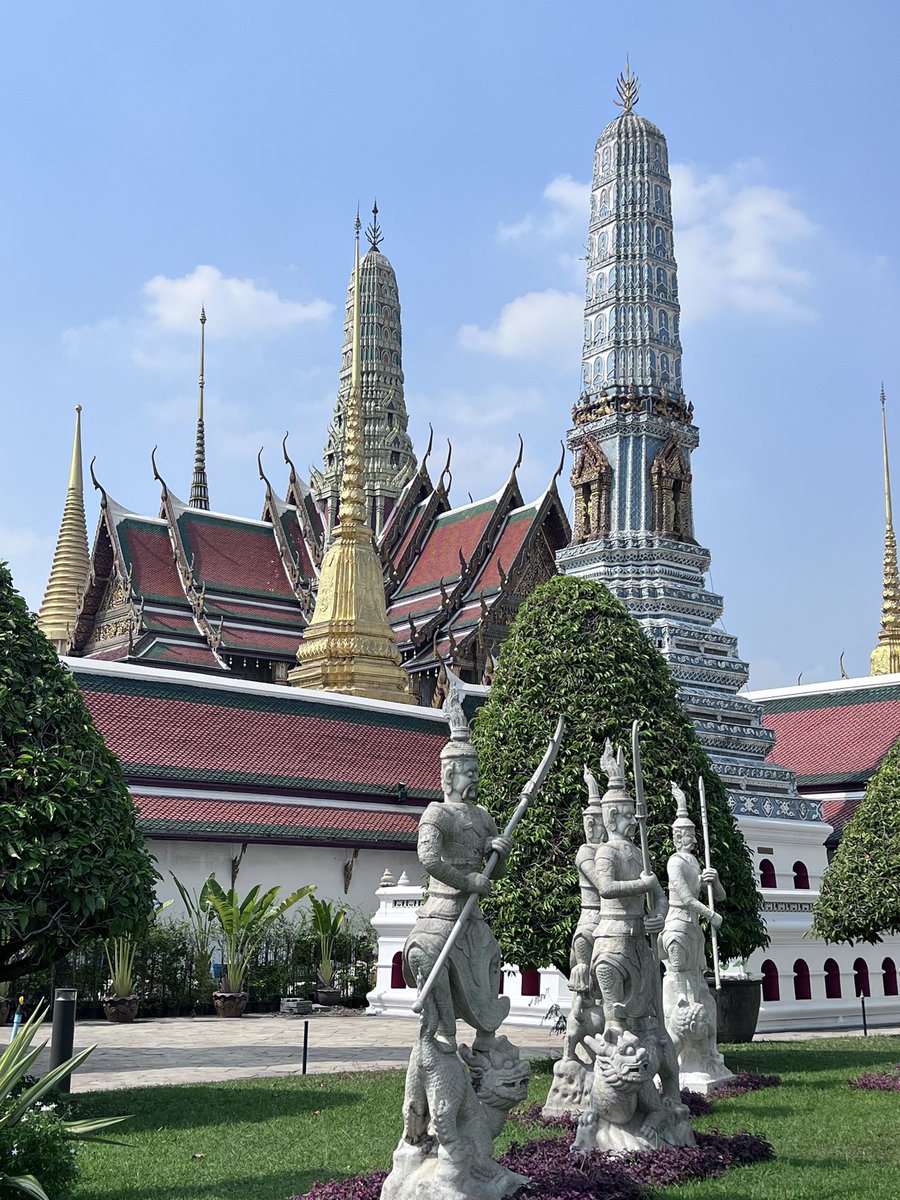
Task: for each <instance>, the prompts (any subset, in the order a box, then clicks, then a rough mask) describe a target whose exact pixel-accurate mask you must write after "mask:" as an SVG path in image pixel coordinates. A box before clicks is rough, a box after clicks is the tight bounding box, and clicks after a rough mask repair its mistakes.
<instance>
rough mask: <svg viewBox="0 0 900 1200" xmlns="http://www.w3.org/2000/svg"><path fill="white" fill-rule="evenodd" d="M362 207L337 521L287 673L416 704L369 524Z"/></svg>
mask: <svg viewBox="0 0 900 1200" xmlns="http://www.w3.org/2000/svg"><path fill="white" fill-rule="evenodd" d="M359 231H360V220H359V213H357V215H356V241H355V249H354V265H353V327H352V328H353V333H352V342H351V345H352V351H351V353H352V363H351V377H350V394H349V396H348V398H347V408H346V411H345V414H344V422H345V424H344V457H343V471H342V475H341V496H340V508H339V510H338V525H337V527H336V528H335V530H334V536H333V538H332V541H331V544H330V545H329V547H328V550H327V551H326V554H325V558H324V559H323V561H322V567H321V570H320V573H319V590H318V594H317V596H316V607H315V611H314V613H313V618H312V621H311V622H310V624H309V626H308V628H307V629H306V632H305V633H304V635H303V641H302V642H301V643H300V647H299V649H298V650H297V664H298V665H297V666H296V667H295V668H294V670H293V671H291V673H290V675H289V676H288V678H289V680H290V682H291V683H292V684H293V685H294V687H305V688H318V689H321V690H322V691H326V692H343V693H344V694H345V695H350V696H368V697H369V698H370V699H374V700H394V701H397V702H399V703H401V704H414V703H415V700H414V698H413V697H412V696H411V695H410V692H409V679H408V676H407V674H406V672H405V671H404V670H403V667H402V666H401V665H400V652H399V650H398V649H397V643H396V640H395V639H394V635H393V633H392V632H391V627H390V625H388V622H387V613H386V610H385V602H384V576H383V573H382V567H381V559H380V557H379V555H378V551H377V550H376V549H375V541H374V537H373V534H372V530H371V529H370V528H369V526H368V525H367V524H366V500H365V490H364V477H363V469H364V453H363V450H364V448H363V423H362V421H363V414H362V392H361V389H360V351H359V345H360V286H359V276H360V271H359Z"/></svg>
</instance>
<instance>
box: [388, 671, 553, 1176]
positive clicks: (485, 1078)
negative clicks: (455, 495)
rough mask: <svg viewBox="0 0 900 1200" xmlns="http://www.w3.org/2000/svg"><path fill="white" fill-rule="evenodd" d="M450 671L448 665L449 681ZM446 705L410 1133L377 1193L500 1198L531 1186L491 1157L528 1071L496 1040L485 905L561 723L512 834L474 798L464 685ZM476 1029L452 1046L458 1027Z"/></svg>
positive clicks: (422, 927) (420, 955)
mask: <svg viewBox="0 0 900 1200" xmlns="http://www.w3.org/2000/svg"><path fill="white" fill-rule="evenodd" d="M449 675H450V673H449V672H448V676H449ZM454 682H455V680H454V679H453V678H452V677H451V679H450V694H449V695H448V698H447V702H446V705H445V708H446V711H447V714H448V720H449V722H450V741H449V742H448V743H447V745H446V746H445V747H444V749H443V750H442V751H441V787H442V790H443V793H444V798H443V800H441V801H437V802H434V803H432V804H430V805H429V806H428V808H427V809H426V810H425V812H424V813H423V815H422V818H421V820H420V822H419V836H418V844H417V853H418V858H419V862H420V863H421V864H422V867H423V869H424V870H425V871H426V872H427V873H428V876H429V883H428V898H427V900H426V902H425V904H424V906H423V907H422V908H421V909H420V910H419V913H418V917H417V920H416V924H415V926H414V927H413V929H412V932H411V933H410V935H409V937H408V938H407V940H406V945H405V947H404V951H403V965H404V975H405V978H406V980H407V982H408V983H409V984H410V986H416V987H417V988H418V991H419V996H418V999H417V1001H416V1004H415V1005H414V1008H415V1009H416V1010H417V1011H420V1012H421V1023H420V1026H419V1035H418V1038H417V1040H416V1043H415V1045H414V1047H413V1050H412V1053H411V1054H410V1060H409V1068H408V1070H407V1075H406V1090H405V1096H404V1104H403V1136H402V1137H401V1139H400V1143H399V1145H398V1146H397V1149H396V1150H395V1151H394V1157H393V1165H392V1170H391V1173H390V1174H389V1175H388V1177H387V1179H386V1180H385V1182H384V1185H383V1188H382V1192H381V1198H382V1200H501V1198H502V1197H505V1196H510V1195H512V1194H513V1193H514V1192H515V1191H517V1190H518V1189H519V1188H520V1187H522V1186H523V1184H525V1183H526V1182H527V1180H526V1179H525V1178H524V1177H523V1176H521V1175H517V1174H516V1173H515V1172H512V1171H509V1170H507V1169H506V1168H505V1167H503V1166H501V1165H500V1164H499V1163H498V1162H496V1161H495V1159H494V1158H493V1140H494V1138H495V1137H496V1136H497V1135H498V1134H499V1132H500V1131H501V1129H502V1128H503V1125H504V1124H505V1122H506V1118H507V1115H508V1113H509V1110H510V1109H511V1108H512V1107H513V1106H514V1105H515V1104H518V1103H519V1102H520V1101H521V1100H523V1099H524V1098H525V1096H526V1095H527V1091H528V1078H529V1074H530V1068H529V1064H528V1062H527V1061H525V1060H523V1059H522V1058H521V1056H520V1054H519V1051H518V1049H517V1048H516V1047H515V1046H513V1045H512V1044H511V1043H510V1042H509V1040H508V1039H507V1038H506V1037H504V1036H501V1035H498V1032H497V1031H498V1029H499V1027H500V1025H501V1023H502V1022H503V1020H504V1018H505V1017H506V1016H507V1014H508V1012H509V999H508V998H506V997H500V996H498V992H499V984H500V951H499V948H498V946H497V942H496V940H495V938H494V935H493V933H492V932H491V929H490V927H489V926H488V924H487V922H486V921H485V919H484V916H483V914H482V913H481V910H480V908H479V904H478V901H479V900H480V899H481V898H482V897H484V896H486V895H488V893H489V891H490V886H491V884H490V880H491V876H492V875H493V876H494V877H496V876H497V875H499V874H500V873H501V872H503V871H505V869H506V859H507V857H508V855H509V852H510V849H511V846H512V842H511V836H510V835H511V833H512V830H513V829H514V827H515V824H516V823H517V821H518V819H520V818H521V816H522V814H523V813H524V811H525V809H526V808H527V806H528V803H529V802H530V801H531V799H532V798H533V796H534V795H536V793H537V791H538V789H539V788H540V785H541V783H542V782H543V779H544V778H545V777H546V774H547V772H548V771H549V769H550V765H551V764H552V762H553V759H554V758H555V756H556V751H557V750H558V748H559V743H560V740H561V737H562V722H561V721H560V723H559V725H558V726H557V732H556V735H555V737H554V740H553V741H552V742H551V744H550V746H549V747H548V751H547V754H546V755H545V756H544V759H543V761H542V763H541V765H540V767H539V768H538V771H537V772H536V773H535V775H534V776H533V777H532V779H531V780H529V782H528V783H527V784H526V786H525V788H524V789H523V792H522V795H521V797H520V801H519V805H518V807H517V809H516V813H515V814H514V817H513V819H512V820H511V821H510V823H509V825H508V826H507V829H506V831H505V832H504V833H503V834H500V833H499V832H498V830H497V826H496V823H495V822H494V819H493V817H492V816H491V815H490V813H489V812H488V811H487V809H486V808H484V807H483V806H482V805H480V804H478V802H477V791H478V758H477V755H476V752H475V747H474V746H473V745H472V742H471V740H470V737H469V728H468V724H467V722H466V719H465V716H464V714H463V711H462V706H461V703H460V698H459V692H458V689H457V688H455V687H454V686H453V684H454ZM460 1019H462V1020H464V1021H466V1022H467V1023H468V1024H469V1025H471V1026H473V1028H474V1029H475V1038H474V1040H473V1043H472V1046H471V1047H469V1046H466V1045H457V1041H456V1025H457V1021H458V1020H460Z"/></svg>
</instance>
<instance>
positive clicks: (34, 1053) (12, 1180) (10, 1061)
mask: <svg viewBox="0 0 900 1200" xmlns="http://www.w3.org/2000/svg"><path fill="white" fill-rule="evenodd" d="M46 1013H47V1006H46V1005H41V1006H40V1007H38V1008H36V1009H35V1011H34V1012H33V1013H32V1014H31V1016H30V1017H29V1018H28V1020H27V1021H24V1022H23V1024H22V1027H21V1029H20V1030H19V1032H18V1034H17V1035H16V1037H15V1038H13V1040H12V1041H11V1042H10V1043H9V1045H8V1046H7V1047H6V1049H5V1050H4V1051H3V1053H2V1054H0V1130H3V1129H9V1128H11V1127H12V1126H14V1125H16V1124H18V1122H19V1121H21V1120H22V1118H23V1117H24V1115H25V1113H26V1112H28V1110H29V1108H31V1107H32V1105H34V1104H36V1103H37V1102H38V1100H40V1099H41V1097H42V1096H43V1095H44V1094H45V1093H46V1092H48V1091H50V1089H51V1088H53V1087H56V1085H57V1084H58V1083H59V1081H60V1080H61V1079H65V1077H66V1076H67V1075H69V1074H71V1072H72V1071H74V1070H76V1069H77V1068H78V1067H80V1066H81V1064H82V1063H83V1062H84V1060H85V1059H86V1058H87V1057H88V1055H89V1054H92V1053H93V1051H94V1050H95V1049H96V1047H95V1046H88V1048H87V1050H82V1051H81V1052H80V1053H79V1054H76V1055H75V1056H74V1058H70V1059H69V1060H68V1061H67V1062H64V1063H60V1064H59V1066H58V1067H54V1068H53V1070H52V1071H48V1072H47V1074H46V1075H45V1076H44V1078H43V1079H40V1080H38V1082H37V1083H35V1084H32V1086H31V1087H29V1088H26V1090H25V1091H24V1092H22V1093H21V1094H20V1095H18V1096H16V1095H15V1091H16V1088H17V1087H18V1085H19V1084H20V1083H21V1081H22V1078H23V1076H25V1075H27V1073H28V1071H29V1068H30V1067H32V1066H33V1065H34V1062H35V1061H36V1059H37V1058H38V1057H39V1055H40V1054H41V1052H42V1051H43V1050H44V1048H45V1046H46V1045H47V1043H46V1042H41V1044H40V1045H38V1046H32V1042H33V1041H34V1037H35V1034H36V1033H37V1030H38V1026H39V1025H40V1023H41V1022H42V1021H43V1019H44V1017H45V1016H46ZM127 1120H128V1117H97V1118H95V1119H93V1120H87V1121H63V1128H64V1129H65V1131H66V1135H67V1136H68V1137H70V1138H73V1139H76V1140H78V1141H82V1142H104V1141H109V1140H111V1139H108V1138H102V1137H98V1136H97V1134H98V1133H99V1132H100V1131H101V1130H104V1129H109V1128H110V1127H111V1126H112V1125H118V1124H119V1123H120V1122H121V1121H127ZM5 1189H9V1190H11V1191H15V1192H21V1193H22V1195H24V1196H31V1197H33V1198H34V1200H49V1197H48V1196H47V1193H46V1192H45V1191H44V1189H43V1188H42V1187H41V1185H40V1183H39V1181H38V1180H37V1179H36V1178H35V1177H34V1176H33V1175H6V1174H4V1173H2V1172H0V1191H5Z"/></svg>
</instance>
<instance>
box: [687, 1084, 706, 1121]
mask: <svg viewBox="0 0 900 1200" xmlns="http://www.w3.org/2000/svg"><path fill="white" fill-rule="evenodd" d="M681 1103H682V1104H683V1105H684V1106H685V1108H686V1109H687V1110H688V1112H689V1113H690V1114H691V1116H692V1117H706V1116H708V1115H709V1114H710V1113H711V1112H712V1104H711V1103H710V1102H709V1100H708V1099H707V1097H706V1096H702V1095H701V1094H700V1092H691V1091H688V1089H687V1088H682V1089H681Z"/></svg>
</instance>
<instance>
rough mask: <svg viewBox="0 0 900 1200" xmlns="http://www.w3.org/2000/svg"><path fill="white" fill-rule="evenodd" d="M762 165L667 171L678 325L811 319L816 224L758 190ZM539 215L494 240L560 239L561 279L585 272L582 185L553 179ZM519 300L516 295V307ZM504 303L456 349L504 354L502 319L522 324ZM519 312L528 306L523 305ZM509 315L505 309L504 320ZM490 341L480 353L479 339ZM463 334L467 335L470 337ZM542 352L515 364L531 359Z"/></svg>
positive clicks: (787, 201) (585, 187)
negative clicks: (716, 319)
mask: <svg viewBox="0 0 900 1200" xmlns="http://www.w3.org/2000/svg"><path fill="white" fill-rule="evenodd" d="M763 171H764V168H763V165H762V164H761V163H759V162H756V161H752V160H748V161H746V162H741V163H736V164H734V166H732V167H731V168H729V169H728V170H727V171H725V172H721V173H713V174H703V173H702V172H700V171H698V170H697V168H696V167H693V166H691V165H688V164H684V163H675V164H673V166H672V208H673V211H674V214H675V254H676V257H677V259H678V267H679V280H680V289H681V304H682V310H683V313H684V319H685V320H686V321H701V320H705V319H708V318H710V317H713V316H716V315H718V314H720V313H723V312H726V311H737V312H744V313H759V314H767V315H770V316H777V317H781V318H784V319H788V320H809V319H811V318H812V317H813V316H814V315H815V314H814V311H813V309H812V307H811V305H810V303H809V299H808V295H809V290H810V285H811V282H812V276H811V273H810V271H809V268H808V267H807V266H806V265H805V264H804V261H803V256H804V254H805V253H806V250H805V248H806V246H808V245H809V242H810V238H811V236H812V235H813V234H814V233H815V232H816V226H815V225H814V224H813V223H812V221H810V219H809V218H808V217H807V216H806V214H805V213H804V212H802V210H801V209H800V208H799V207H798V206H797V204H796V203H795V201H794V200H793V198H792V197H791V195H790V194H789V193H788V192H787V191H785V190H784V189H783V188H776V187H772V186H770V185H769V184H766V183H764V182H762V177H763ZM543 199H544V201H545V202H546V203H545V206H544V208H543V209H542V210H541V212H540V213H538V214H535V213H528V214H526V216H524V217H523V218H522V219H521V220H520V221H517V222H514V223H511V224H504V223H501V224H500V226H499V228H498V230H497V238H498V240H499V241H501V242H512V241H518V240H520V239H522V238H524V237H527V236H532V237H541V238H545V239H548V240H552V239H557V240H560V239H565V240H566V241H567V242H568V243H569V245H570V247H571V248H570V249H567V250H564V251H562V252H561V253H560V254H558V255H557V262H558V263H559V265H560V267H561V268H562V270H563V272H564V273H565V277H566V279H567V280H571V279H574V278H575V277H578V278H583V276H584V264H583V260H582V259H581V258H580V256H578V255H576V253H575V249H576V245H577V244H576V242H575V239H576V238H577V239H578V243H581V242H582V241H583V239H584V237H585V235H586V232H587V219H588V211H589V200H590V184H589V183H583V182H581V181H579V180H577V179H573V178H572V177H571V176H570V175H559V176H557V177H556V178H555V179H552V180H551V181H550V183H548V184H547V186H546V187H545V188H544V192H543ZM550 294H551V293H544V295H550ZM528 299H529V298H528V297H521V300H522V301H525V300H528ZM519 303H520V301H515V300H514V301H512V303H511V304H509V305H507V307H506V308H505V309H504V310H503V313H502V314H501V317H500V320H499V321H498V324H497V326H495V327H494V329H493V330H490V331H487V334H485V337H484V338H482V339H481V340H480V344H478V345H477V346H476V345H473V341H474V342H479V337H478V335H479V334H481V333H482V331H480V330H474V333H472V329H473V327H471V326H466V327H465V329H464V330H463V334H462V335H461V337H463V335H464V337H463V344H464V345H467V344H468V345H470V348H478V349H493V350H494V351H495V352H497V353H501V354H507V355H509V356H512V354H513V353H514V351H512V350H510V349H504V348H503V347H504V346H505V345H508V344H509V343H508V340H507V341H504V340H503V339H502V338H501V337H500V336H499V335H500V333H502V327H503V322H504V316H505V315H506V314H509V318H508V319H512V318H516V320H517V321H520V320H522V319H524V316H525V313H524V311H523V312H520V311H518V310H516V308H515V306H516V305H518V304H519ZM526 307H527V306H526ZM510 310H513V311H512V312H511V313H510ZM492 333H493V334H495V335H496V336H495V337H494V342H493V344H492V345H488V344H487V342H486V340H485V339H486V337H487V336H488V335H490V334H492ZM470 334H471V337H470ZM540 352H541V351H534V352H533V353H532V354H530V355H529V354H528V353H527V347H525V348H523V350H522V351H518V352H515V353H516V356H517V357H528V356H530V357H535V356H536V355H537V354H538V353H540Z"/></svg>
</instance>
